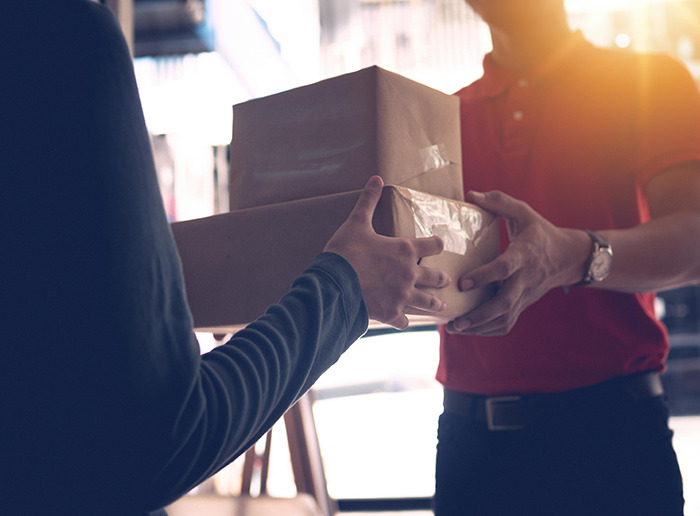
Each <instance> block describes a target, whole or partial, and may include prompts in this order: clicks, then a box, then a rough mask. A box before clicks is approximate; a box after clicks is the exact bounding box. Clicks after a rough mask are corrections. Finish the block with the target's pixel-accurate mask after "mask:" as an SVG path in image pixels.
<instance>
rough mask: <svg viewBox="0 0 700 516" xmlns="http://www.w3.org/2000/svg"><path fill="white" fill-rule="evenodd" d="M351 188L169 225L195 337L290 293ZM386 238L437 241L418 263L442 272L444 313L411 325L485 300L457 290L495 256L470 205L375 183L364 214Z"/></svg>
mask: <svg viewBox="0 0 700 516" xmlns="http://www.w3.org/2000/svg"><path fill="white" fill-rule="evenodd" d="M359 194H360V192H359V191H354V192H346V193H341V194H334V195H328V196H322V197H315V198H312V199H303V200H297V201H291V202H287V203H279V204H274V205H268V206H263V207H258V208H251V209H246V210H239V211H236V212H230V213H225V214H221V215H215V216H212V217H207V218H203V219H196V220H191V221H184V222H176V223H173V224H172V226H171V227H172V230H173V234H174V236H175V241H176V243H177V246H178V250H179V253H180V257H181V259H182V264H183V270H184V276H185V283H186V288H187V296H188V301H189V305H190V309H191V311H192V315H193V317H194V322H195V327H196V328H197V329H198V330H200V331H211V332H214V333H228V332H233V331H236V330H237V329H239V328H241V327H242V326H243V325H245V324H246V323H249V322H251V321H253V320H254V319H256V318H257V317H258V316H260V315H262V314H263V313H264V311H265V310H266V308H267V307H268V306H269V305H271V304H273V303H275V302H277V301H278V300H279V299H280V298H281V297H282V296H283V295H284V294H285V293H286V292H287V291H288V290H289V288H290V286H291V284H292V282H293V281H294V279H295V278H296V277H297V276H298V275H299V274H300V273H301V272H303V270H304V269H305V268H306V267H307V266H308V264H309V263H310V262H311V260H312V258H313V257H314V256H315V255H316V254H318V253H319V252H321V251H322V250H323V248H324V246H325V244H326V242H327V241H328V239H329V238H330V237H331V236H332V235H333V233H334V232H335V231H336V229H337V228H338V227H339V226H340V225H341V224H342V223H343V222H344V221H345V219H346V218H347V216H348V214H349V213H350V211H351V210H352V208H353V206H354V205H355V202H356V201H357V199H358V197H359ZM373 223H374V226H375V229H376V230H377V232H379V233H381V234H385V235H388V236H404V237H415V236H419V237H420V236H430V235H431V234H437V235H440V236H441V237H442V238H443V239H444V240H445V251H444V252H443V253H442V254H440V255H438V256H433V257H427V258H424V260H423V264H424V265H426V266H430V267H437V268H440V269H443V270H445V271H446V272H448V273H449V274H450V276H451V277H452V278H453V282H452V286H451V287H449V288H446V289H440V290H438V291H435V293H436V294H437V295H438V297H440V298H441V299H443V300H444V301H445V302H446V303H447V305H448V309H447V311H446V312H444V313H442V314H441V315H440V317H434V316H430V315H426V314H424V313H423V314H421V313H418V312H416V313H414V314H412V315H411V316H410V321H411V324H413V325H417V324H436V323H441V322H446V321H448V320H450V319H453V318H454V317H456V316H459V315H461V314H463V313H465V312H467V311H469V310H471V309H472V308H473V307H474V306H476V305H477V304H479V303H481V302H482V301H483V300H484V299H486V298H487V297H489V296H490V295H491V292H490V289H481V290H477V291H473V292H466V293H463V292H459V291H458V289H457V278H459V276H460V275H461V274H463V273H464V272H466V271H468V270H470V269H472V268H474V267H476V266H479V265H482V264H484V263H486V262H487V261H489V260H491V259H492V258H494V257H495V256H497V255H498V252H499V238H498V223H497V220H496V219H495V218H494V216H493V215H492V214H490V213H488V212H485V211H483V210H481V209H479V208H478V207H476V206H474V205H470V204H467V203H463V202H459V201H453V200H450V199H446V198H441V197H437V196H433V195H430V194H426V193H424V192H418V191H414V190H410V189H407V188H401V187H392V186H385V187H384V191H383V193H382V199H381V201H380V203H379V206H378V207H377V210H376V212H375V217H374V221H373Z"/></svg>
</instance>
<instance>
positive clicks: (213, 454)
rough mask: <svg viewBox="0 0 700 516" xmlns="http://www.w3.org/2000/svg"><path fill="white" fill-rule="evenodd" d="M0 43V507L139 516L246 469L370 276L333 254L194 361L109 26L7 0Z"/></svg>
mask: <svg viewBox="0 0 700 516" xmlns="http://www.w3.org/2000/svg"><path fill="white" fill-rule="evenodd" d="M0 42H1V44H0V67H1V68H0V146H1V147H0V314H1V317H2V324H1V325H0V331H1V332H2V337H1V338H0V343H1V344H0V353H1V355H0V409H1V411H0V513H2V514H8V515H14V514H18V515H19V514H22V515H24V514H27V515H34V514H42V515H44V514H67V515H68V514H70V515H82V514H90V515H111V514H119V515H131V514H145V513H146V512H147V511H148V510H152V509H156V508H158V507H162V506H164V505H166V504H167V503H169V502H171V501H173V500H174V499H176V498H177V497H179V496H181V495H182V494H184V493H186V492H187V491H188V490H189V489H191V488H192V487H194V486H195V485H197V484H198V483H199V482H201V481H202V480H203V479H205V478H206V477H208V476H210V475H211V474H213V473H215V472H216V471H218V470H219V469H220V468H222V467H223V466H225V465H226V464H228V463H229V462H230V461H231V460H233V459H234V458H235V457H236V456H237V455H240V454H241V453H242V452H243V451H244V450H245V449H246V448H247V447H248V446H250V445H251V444H252V443H254V442H255V441H256V440H257V439H258V438H259V437H260V436H261V435H262V434H263V433H264V432H265V431H266V430H267V429H268V428H269V427H270V426H271V425H272V424H273V423H274V422H275V420H277V419H278V418H279V417H280V416H281V415H282V414H283V413H284V411H285V410H286V409H287V408H288V407H289V406H290V405H291V404H292V403H293V402H294V401H295V400H296V399H297V398H298V397H299V396H301V395H302V394H303V393H304V392H305V391H306V390H307V389H308V388H309V387H310V386H311V385H312V384H313V382H314V381H315V380H316V379H317V378H318V376H319V375H320V374H321V373H322V372H323V371H324V370H325V369H326V368H328V367H329V366H330V365H331V364H332V363H334V362H335V361H336V360H337V358H338V357H339V356H340V355H341V354H342V352H343V351H344V350H345V349H346V348H347V347H348V346H349V345H350V344H351V343H352V342H353V341H355V340H356V339H357V338H359V337H360V336H361V335H362V333H363V332H364V331H365V330H366V328H367V322H368V320H367V311H366V307H365V305H364V302H363V300H362V294H361V291H360V287H359V282H358V280H357V276H356V274H355V272H354V271H353V269H352V268H351V266H350V265H349V264H348V263H347V262H346V261H345V260H343V259H342V258H341V257H340V256H338V255H334V254H328V253H325V254H321V255H319V256H318V257H317V258H316V259H315V260H314V261H313V263H312V264H311V266H310V268H309V269H308V270H307V271H306V272H305V273H304V274H303V275H302V276H301V277H300V278H299V279H298V280H297V281H296V283H295V284H294V286H293V288H292V289H291V291H290V293H289V294H288V295H287V296H286V297H284V298H283V299H282V300H281V301H280V302H279V303H278V304H276V305H274V306H272V307H271V308H270V309H269V310H268V312H267V313H266V314H265V315H264V316H263V317H261V319H260V320H258V321H257V322H255V323H253V324H251V325H250V326H249V327H248V328H247V329H245V330H243V331H242V332H240V333H238V334H237V335H236V336H234V337H233V338H232V339H231V340H230V342H228V343H227V344H225V345H223V346H221V347H219V348H216V349H215V350H213V351H211V352H210V353H208V354H206V355H203V356H202V355H200V352H199V346H198V343H197V341H196V338H195V335H194V333H193V328H192V319H191V316H190V313H189V310H188V306H187V302H186V297H185V293H184V287H183V280H182V273H181V267H180V262H179V259H178V255H177V251H176V248H175V245H174V243H173V239H172V236H171V234H170V230H169V227H168V224H167V221H166V217H165V213H164V210H163V205H162V200H161V198H160V194H159V189H158V184H157V179H156V174H155V170H154V165H153V160H152V155H151V149H150V141H149V136H148V134H147V130H146V127H145V123H144V120H143V114H142V111H141V106H140V102H139V97H138V92H137V87H136V82H135V79H134V74H133V67H132V62H131V58H130V55H129V53H128V50H127V48H126V45H125V42H124V40H123V37H122V34H121V32H120V30H119V27H118V25H117V24H116V22H115V20H114V18H113V16H112V15H111V13H110V12H109V11H108V10H107V9H106V8H104V7H102V6H100V5H98V4H96V3H92V2H89V1H87V0H22V1H20V2H11V3H8V5H5V6H4V7H3V15H2V16H1V17H0ZM241 295H245V293H241Z"/></svg>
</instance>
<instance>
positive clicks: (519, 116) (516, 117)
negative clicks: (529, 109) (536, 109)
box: [513, 109, 525, 122]
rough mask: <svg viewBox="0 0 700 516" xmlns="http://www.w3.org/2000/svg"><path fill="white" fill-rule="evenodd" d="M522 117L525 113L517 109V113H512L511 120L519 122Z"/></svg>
mask: <svg viewBox="0 0 700 516" xmlns="http://www.w3.org/2000/svg"><path fill="white" fill-rule="evenodd" d="M524 116H525V113H523V112H522V111H520V110H519V109H518V110H517V111H513V120H515V121H516V122H519V121H520V120H522V119H523V117H524Z"/></svg>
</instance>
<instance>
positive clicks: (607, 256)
mask: <svg viewBox="0 0 700 516" xmlns="http://www.w3.org/2000/svg"><path fill="white" fill-rule="evenodd" d="M585 231H586V233H588V236H590V237H591V240H593V250H592V251H591V256H590V257H589V258H588V263H587V265H586V274H585V275H584V276H583V279H582V280H581V281H579V282H578V283H574V286H576V287H583V286H586V285H590V284H591V283H594V282H598V281H603V280H604V279H605V278H607V277H608V274H610V268H611V267H612V262H613V251H612V247H611V246H610V244H608V243H607V242H606V241H605V240H604V239H603V237H601V236H600V235H599V234H597V233H594V232H593V231H588V230H585Z"/></svg>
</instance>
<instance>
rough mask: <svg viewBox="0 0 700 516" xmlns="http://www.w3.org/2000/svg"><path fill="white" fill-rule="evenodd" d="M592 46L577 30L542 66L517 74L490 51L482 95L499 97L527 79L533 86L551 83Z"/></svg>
mask: <svg viewBox="0 0 700 516" xmlns="http://www.w3.org/2000/svg"><path fill="white" fill-rule="evenodd" d="M590 47H592V45H591V43H589V42H588V41H586V40H585V39H584V37H583V34H582V33H581V31H576V32H574V33H573V34H572V35H571V37H569V38H568V39H567V40H566V41H565V42H564V43H563V44H562V45H561V46H560V47H559V48H557V49H556V50H555V51H554V52H552V53H551V54H550V55H549V56H547V57H546V58H545V59H543V60H542V61H541V62H540V63H539V64H537V65H536V66H534V67H532V68H531V69H529V70H525V71H524V72H517V73H516V72H510V71H508V70H504V69H502V68H499V67H498V66H497V65H496V64H495V63H494V61H493V57H492V56H491V53H490V52H489V53H488V54H487V55H486V56H485V57H484V62H483V66H484V75H483V76H482V78H481V80H480V83H481V85H480V89H481V92H482V94H483V95H485V96H486V97H497V96H499V95H501V94H502V93H503V92H505V91H506V90H507V89H508V88H510V86H511V85H512V84H513V83H514V82H516V81H517V80H519V79H523V78H526V79H528V81H530V82H531V83H532V84H538V83H539V84H542V83H547V82H549V81H551V80H552V79H554V78H555V77H557V76H559V75H561V74H563V73H564V72H565V71H566V70H567V69H568V68H570V67H571V66H573V65H574V64H576V63H578V62H579V61H580V59H581V58H582V57H583V52H584V51H585V50H586V49H588V48H590Z"/></svg>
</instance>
